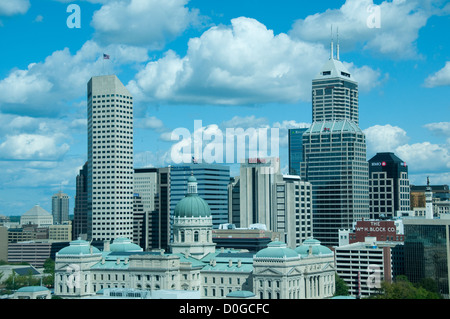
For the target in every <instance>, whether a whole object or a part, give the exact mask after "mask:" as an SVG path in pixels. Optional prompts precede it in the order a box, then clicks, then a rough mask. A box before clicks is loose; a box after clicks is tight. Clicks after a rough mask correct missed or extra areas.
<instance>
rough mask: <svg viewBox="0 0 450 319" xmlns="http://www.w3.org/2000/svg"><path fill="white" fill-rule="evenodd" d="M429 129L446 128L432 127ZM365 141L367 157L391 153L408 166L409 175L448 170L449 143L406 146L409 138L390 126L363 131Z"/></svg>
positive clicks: (398, 128) (449, 160) (401, 130)
mask: <svg viewBox="0 0 450 319" xmlns="http://www.w3.org/2000/svg"><path fill="white" fill-rule="evenodd" d="M433 124H440V123H432V124H431V125H429V127H433V128H436V127H440V128H442V127H446V126H448V125H445V123H444V124H442V125H433ZM364 133H365V134H366V141H367V155H368V158H371V157H372V156H373V155H375V153H377V152H393V153H395V154H396V155H397V156H398V157H399V158H401V159H402V160H403V161H405V162H406V163H407V164H408V167H409V173H412V174H422V173H425V174H431V173H437V172H447V171H448V170H449V169H450V141H447V142H446V143H444V144H432V143H430V142H427V141H426V142H419V143H412V144H408V140H409V137H408V136H407V134H406V131H404V130H403V129H402V128H400V127H397V126H391V125H389V124H388V125H383V126H382V125H375V126H372V127H369V128H368V129H366V130H364Z"/></svg>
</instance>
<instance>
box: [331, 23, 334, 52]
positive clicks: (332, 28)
mask: <svg viewBox="0 0 450 319" xmlns="http://www.w3.org/2000/svg"><path fill="white" fill-rule="evenodd" d="M333 56H334V54H333V25H331V49H330V59H331V60H333Z"/></svg>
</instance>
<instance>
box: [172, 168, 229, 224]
mask: <svg viewBox="0 0 450 319" xmlns="http://www.w3.org/2000/svg"><path fill="white" fill-rule="evenodd" d="M192 174H194V176H195V178H196V179H197V183H198V196H200V197H201V198H203V199H204V200H205V201H206V202H207V203H208V205H209V208H210V210H211V217H212V222H213V228H214V229H218V228H219V225H220V224H225V223H228V183H229V181H230V167H229V166H225V165H219V164H208V163H199V164H194V163H191V164H184V165H174V166H171V169H170V214H171V216H173V213H174V210H175V206H176V205H177V204H178V202H179V201H180V200H182V199H183V198H184V196H185V195H186V192H187V183H186V181H187V180H188V178H189V177H190V176H191V175H192Z"/></svg>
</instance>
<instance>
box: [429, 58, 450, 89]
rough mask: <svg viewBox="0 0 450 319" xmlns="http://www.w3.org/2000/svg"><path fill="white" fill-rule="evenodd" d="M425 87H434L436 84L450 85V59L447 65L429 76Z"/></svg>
mask: <svg viewBox="0 0 450 319" xmlns="http://www.w3.org/2000/svg"><path fill="white" fill-rule="evenodd" d="M424 85H425V87H429V88H433V87H436V86H449V85H450V61H447V62H446V63H445V66H444V67H443V68H442V69H440V70H439V71H437V72H436V73H434V74H432V75H430V76H428V77H427V78H426V79H425V83H424Z"/></svg>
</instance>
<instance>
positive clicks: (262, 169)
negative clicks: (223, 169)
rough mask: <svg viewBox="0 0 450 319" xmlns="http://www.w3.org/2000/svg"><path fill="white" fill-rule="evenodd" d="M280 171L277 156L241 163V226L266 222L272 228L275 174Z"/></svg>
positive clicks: (251, 159)
mask: <svg viewBox="0 0 450 319" xmlns="http://www.w3.org/2000/svg"><path fill="white" fill-rule="evenodd" d="M279 171H280V160H279V158H278V157H276V158H250V159H247V161H246V162H245V163H241V167H240V176H239V183H240V185H239V197H240V205H239V206H240V211H241V214H240V223H239V224H240V227H243V228H245V227H249V226H250V225H251V224H264V225H266V226H267V228H268V229H270V230H272V227H273V226H274V225H273V218H272V198H273V184H274V182H275V175H276V174H277V173H278V172H279Z"/></svg>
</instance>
